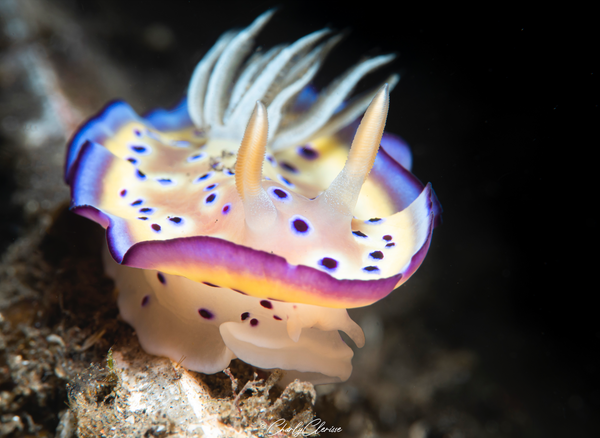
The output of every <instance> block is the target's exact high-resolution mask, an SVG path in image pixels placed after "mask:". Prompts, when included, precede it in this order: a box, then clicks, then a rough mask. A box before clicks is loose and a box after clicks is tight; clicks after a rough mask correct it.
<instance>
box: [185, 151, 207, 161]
mask: <svg viewBox="0 0 600 438" xmlns="http://www.w3.org/2000/svg"><path fill="white" fill-rule="evenodd" d="M205 156H206V155H205V154H204V153H200V154H195V155H192V156H191V157H188V159H187V161H188V163H192V162H194V161H198V160H201V159H202V158H204V157H205Z"/></svg>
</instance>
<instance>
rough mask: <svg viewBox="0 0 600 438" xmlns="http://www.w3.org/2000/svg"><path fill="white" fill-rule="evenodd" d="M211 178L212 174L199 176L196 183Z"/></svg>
mask: <svg viewBox="0 0 600 438" xmlns="http://www.w3.org/2000/svg"><path fill="white" fill-rule="evenodd" d="M211 176H212V172H208V173H205V174H204V175H202V176H199V177H198V178H197V179H196V182H198V181H204V180H205V179H208V178H210V177H211Z"/></svg>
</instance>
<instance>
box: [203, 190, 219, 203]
mask: <svg viewBox="0 0 600 438" xmlns="http://www.w3.org/2000/svg"><path fill="white" fill-rule="evenodd" d="M215 199H217V195H216V193H211V194H210V195H208V196H207V197H206V199H205V200H204V202H205V203H207V204H212V203H213V202H214V200H215Z"/></svg>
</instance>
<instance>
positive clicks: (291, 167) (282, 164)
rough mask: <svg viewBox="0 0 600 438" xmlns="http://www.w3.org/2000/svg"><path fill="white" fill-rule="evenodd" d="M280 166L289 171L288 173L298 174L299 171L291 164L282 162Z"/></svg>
mask: <svg viewBox="0 0 600 438" xmlns="http://www.w3.org/2000/svg"><path fill="white" fill-rule="evenodd" d="M279 165H280V166H281V167H283V168H284V169H285V170H287V171H288V172H292V173H298V169H296V168H295V167H294V166H292V165H291V164H290V163H286V162H285V161H282V162H281V163H279Z"/></svg>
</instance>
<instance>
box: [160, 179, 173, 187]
mask: <svg viewBox="0 0 600 438" xmlns="http://www.w3.org/2000/svg"><path fill="white" fill-rule="evenodd" d="M157 181H158V182H159V183H161V184H162V185H163V186H166V185H168V184H171V183H172V182H173V181H171V180H170V179H169V178H159V179H157Z"/></svg>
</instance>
